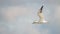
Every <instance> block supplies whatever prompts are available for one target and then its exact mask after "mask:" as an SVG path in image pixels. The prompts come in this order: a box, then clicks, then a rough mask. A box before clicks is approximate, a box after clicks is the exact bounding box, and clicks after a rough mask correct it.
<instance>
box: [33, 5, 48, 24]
mask: <svg viewBox="0 0 60 34" xmlns="http://www.w3.org/2000/svg"><path fill="white" fill-rule="evenodd" d="M43 7H44V6H43V5H42V6H41V8H40V9H39V11H38V13H37V14H38V16H39V21H34V22H33V24H46V23H47V22H48V21H46V20H45V17H44V14H43V12H42V10H43Z"/></svg>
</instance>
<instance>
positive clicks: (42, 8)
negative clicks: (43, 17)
mask: <svg viewBox="0 0 60 34" xmlns="http://www.w3.org/2000/svg"><path fill="white" fill-rule="evenodd" d="M42 10H43V5H42V6H41V8H40V13H42Z"/></svg>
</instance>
